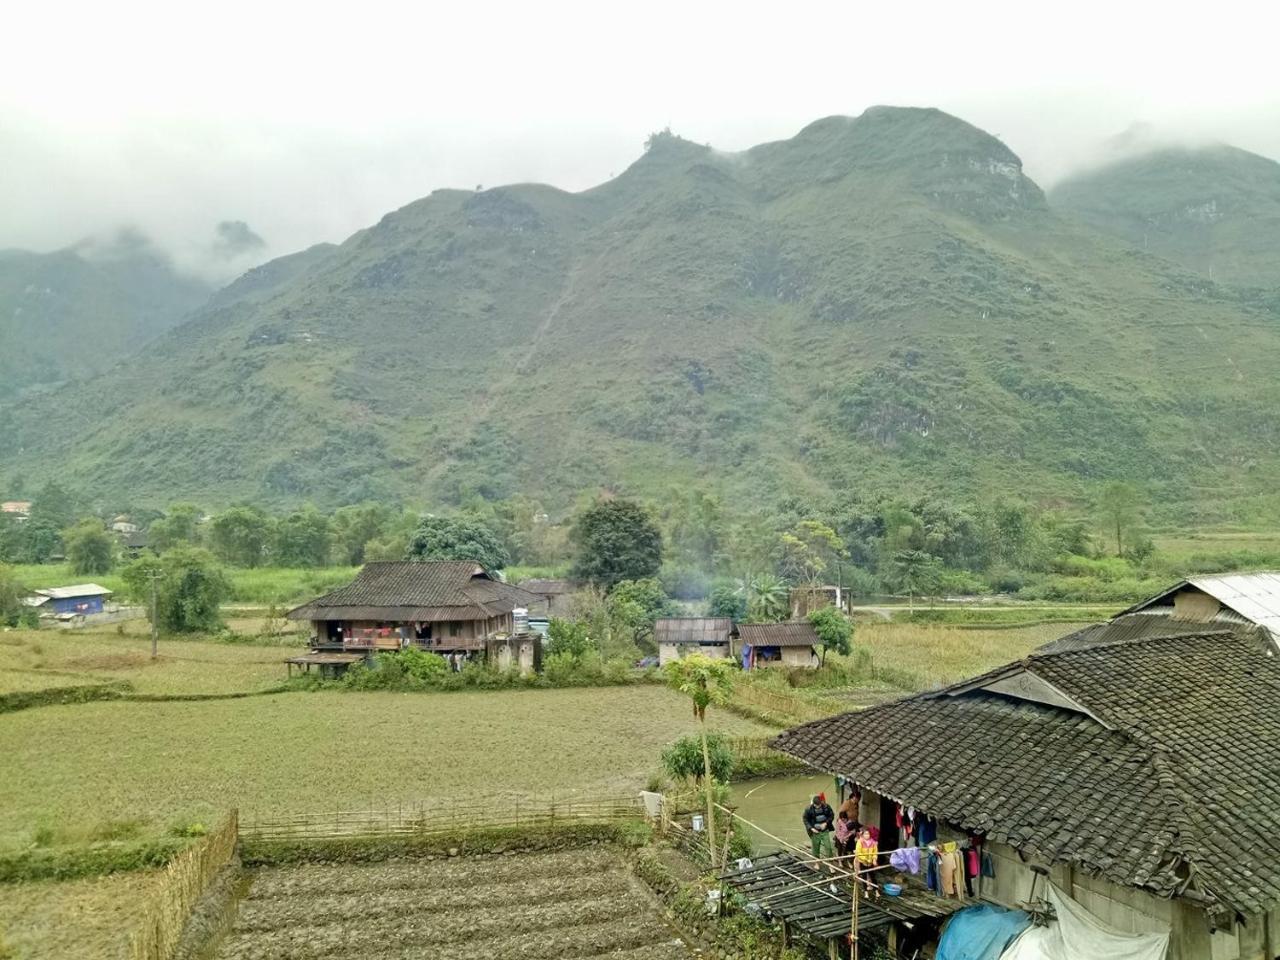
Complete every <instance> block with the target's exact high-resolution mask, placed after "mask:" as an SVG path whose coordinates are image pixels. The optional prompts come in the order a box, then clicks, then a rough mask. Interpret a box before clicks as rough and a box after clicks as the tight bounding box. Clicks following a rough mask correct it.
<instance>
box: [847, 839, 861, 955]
mask: <svg viewBox="0 0 1280 960" xmlns="http://www.w3.org/2000/svg"><path fill="white" fill-rule="evenodd" d="M861 885H862V881H861V879H860V878H859V877H858V856H857V853H856V851H855V853H854V857H853V889H852V891H851V893H850V896H849V912H850V916H849V960H858V900H859V898H860V897H861V896H862V890H861V889H860V887H861Z"/></svg>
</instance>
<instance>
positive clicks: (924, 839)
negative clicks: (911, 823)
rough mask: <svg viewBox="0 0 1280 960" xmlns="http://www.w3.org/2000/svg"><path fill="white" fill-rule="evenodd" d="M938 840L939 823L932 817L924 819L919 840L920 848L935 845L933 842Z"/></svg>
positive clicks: (921, 823) (921, 822)
mask: <svg viewBox="0 0 1280 960" xmlns="http://www.w3.org/2000/svg"><path fill="white" fill-rule="evenodd" d="M937 839H938V821H936V820H934V819H932V818H930V817H924V818H923V819H922V820H921V821H920V835H919V838H918V840H919V843H920V846H922V847H927V846H928V845H929V844H931V843H933V841H935V840H937Z"/></svg>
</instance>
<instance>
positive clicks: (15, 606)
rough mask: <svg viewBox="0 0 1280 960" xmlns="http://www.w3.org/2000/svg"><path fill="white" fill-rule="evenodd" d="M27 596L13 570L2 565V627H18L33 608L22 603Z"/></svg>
mask: <svg viewBox="0 0 1280 960" xmlns="http://www.w3.org/2000/svg"><path fill="white" fill-rule="evenodd" d="M26 595H27V591H26V590H25V589H23V587H22V584H20V583H19V582H18V578H17V577H16V576H15V575H14V572H13V570H12V568H10V567H8V566H6V565H5V564H0V625H3V626H6V627H16V626H18V624H19V623H20V622H21V621H22V618H23V614H24V613H25V612H26V611H27V610H30V609H31V608H30V607H28V606H26V605H25V604H24V603H23V602H22V598H23V597H25V596H26Z"/></svg>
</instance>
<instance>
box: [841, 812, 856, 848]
mask: <svg viewBox="0 0 1280 960" xmlns="http://www.w3.org/2000/svg"><path fill="white" fill-rule="evenodd" d="M857 826H858V825H857V824H856V823H854V822H853V821H852V820H850V819H849V814H848V812H847V811H845V810H841V811H840V816H839V817H837V818H836V854H837V855H839V856H841V857H847V856H848V855H849V854H850V853H851V852H852V851H851V850H850V846H851V844H852V841H853V836H854V831H855V830H856V829H857Z"/></svg>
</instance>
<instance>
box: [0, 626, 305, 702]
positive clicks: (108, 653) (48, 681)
mask: <svg viewBox="0 0 1280 960" xmlns="http://www.w3.org/2000/svg"><path fill="white" fill-rule="evenodd" d="M159 652H160V656H159V658H158V659H156V660H152V659H151V640H150V637H149V635H148V634H147V633H146V632H145V631H143V630H134V631H125V632H122V633H117V632H115V631H114V630H113V631H111V632H90V631H87V630H11V631H9V632H7V633H4V634H0V693H12V692H15V691H18V690H39V689H47V688H49V687H55V686H77V685H81V684H91V683H105V682H108V681H112V680H124V681H128V682H129V683H131V684H132V685H133V687H134V689H135V690H136V691H137V692H138V693H144V694H159V695H174V694H223V693H249V692H254V691H257V690H265V689H268V688H270V687H275V686H279V685H280V683H281V682H282V681H283V680H284V679H285V666H284V659H285V657H287V656H289V655H290V654H289V652H288V651H287V650H285V649H283V648H280V647H269V646H257V645H252V644H226V643H212V642H208V641H196V640H175V639H169V638H164V639H162V640H161V641H160V645H159Z"/></svg>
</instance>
